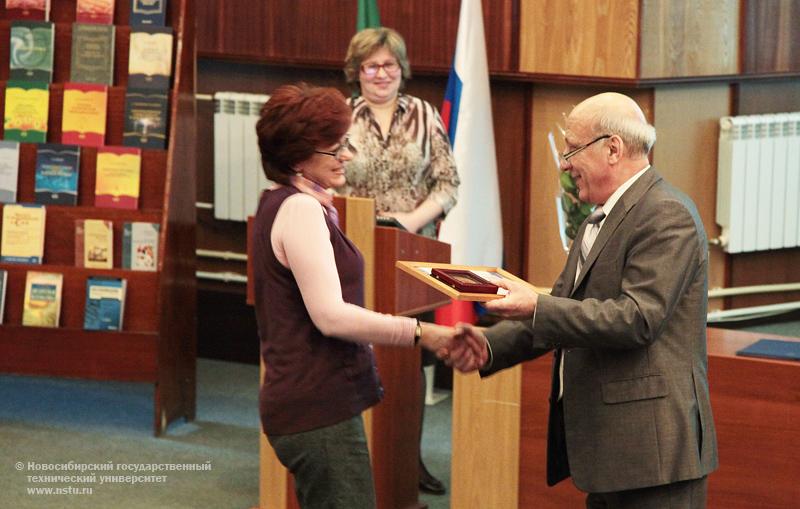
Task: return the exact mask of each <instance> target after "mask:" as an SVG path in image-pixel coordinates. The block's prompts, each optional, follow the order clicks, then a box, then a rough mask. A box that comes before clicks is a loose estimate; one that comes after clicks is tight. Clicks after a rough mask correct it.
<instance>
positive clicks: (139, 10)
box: [130, 0, 167, 26]
mask: <svg viewBox="0 0 800 509" xmlns="http://www.w3.org/2000/svg"><path fill="white" fill-rule="evenodd" d="M166 23H167V0H131V16H130V24H131V26H136V25H149V26H164V25H165V24H166Z"/></svg>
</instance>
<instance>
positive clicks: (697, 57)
mask: <svg viewBox="0 0 800 509" xmlns="http://www.w3.org/2000/svg"><path fill="white" fill-rule="evenodd" d="M640 55H641V63H640V69H641V72H640V77H641V78H675V77H685V76H710V75H719V74H736V73H737V72H738V57H739V0H671V1H664V0H642V27H641V51H640Z"/></svg>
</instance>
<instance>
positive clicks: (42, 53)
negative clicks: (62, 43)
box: [8, 21, 54, 83]
mask: <svg viewBox="0 0 800 509" xmlns="http://www.w3.org/2000/svg"><path fill="white" fill-rule="evenodd" d="M53 34H54V29H53V24H52V23H51V22H49V21H12V22H11V39H10V45H9V50H8V51H9V58H8V65H9V72H8V78H9V79H10V80H22V81H40V82H46V83H51V82H52V81H53Z"/></svg>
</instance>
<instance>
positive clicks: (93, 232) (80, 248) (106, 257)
mask: <svg viewBox="0 0 800 509" xmlns="http://www.w3.org/2000/svg"><path fill="white" fill-rule="evenodd" d="M75 265H76V266H78V267H89V268H93V269H111V268H113V267H114V228H113V223H111V221H104V220H102V219H76V220H75Z"/></svg>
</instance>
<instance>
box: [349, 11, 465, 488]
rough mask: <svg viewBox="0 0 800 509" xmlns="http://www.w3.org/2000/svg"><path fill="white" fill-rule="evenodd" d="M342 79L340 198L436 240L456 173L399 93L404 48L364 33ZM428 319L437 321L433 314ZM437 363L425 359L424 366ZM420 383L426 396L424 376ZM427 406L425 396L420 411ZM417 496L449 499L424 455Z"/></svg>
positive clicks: (430, 120) (432, 124)
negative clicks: (349, 120) (371, 206)
mask: <svg viewBox="0 0 800 509" xmlns="http://www.w3.org/2000/svg"><path fill="white" fill-rule="evenodd" d="M344 73H345V78H346V80H347V84H348V85H349V86H350V87H351V88H352V89H353V92H354V97H353V98H351V99H350V100H349V101H348V102H349V103H350V105H351V107H352V108H353V113H352V117H353V124H352V126H350V150H351V152H352V154H353V155H352V158H351V159H350V160H348V161H347V162H346V164H345V171H346V175H347V183H346V184H345V185H344V186H342V187H340V188H338V189H337V191H338V192H339V193H340V194H343V195H346V196H361V197H365V198H372V199H374V200H375V206H376V208H377V210H376V213H377V214H378V216H388V217H393V218H395V219H397V221H399V222H400V224H401V225H402V226H403V227H405V229H406V230H408V231H410V232H412V233H419V234H421V235H425V236H427V237H431V238H436V236H437V228H438V225H439V223H440V222H441V220H442V219H444V216H445V215H446V214H447V213H448V212H449V211H450V209H452V208H453V206H454V205H455V204H456V199H457V195H458V185H459V179H458V172H457V171H456V163H455V160H454V159H453V153H452V151H451V149H450V142H449V140H448V138H447V131H445V128H444V124H443V123H442V119H441V117H440V116H439V112H438V111H437V110H436V108H434V107H433V106H432V105H431V104H430V103H429V102H427V101H424V100H422V99H420V98H418V97H414V96H412V95H408V94H404V93H402V92H401V90H402V89H403V86H404V84H405V80H407V79H409V78H410V77H411V68H410V66H409V63H408V57H407V55H406V44H405V41H403V38H402V37H401V36H400V34H399V33H397V32H396V31H395V30H392V29H391V28H386V27H381V28H367V29H364V30H361V31H360V32H358V33H357V34H356V35H354V36H353V38H352V39H351V40H350V46H349V48H348V49H347V56H346V58H345V66H344ZM424 319H425V320H428V321H432V315H431V316H425V317H424ZM435 362H436V358H435V357H434V356H433V355H429V354H425V353H424V352H423V356H422V365H423V367H424V366H429V365H432V364H434V363H435ZM422 378H423V383H422V387H423V389H424V387H425V382H424V379H425V375H424V370H423V372H422ZM424 400H425V393H424V392H423V393H422V394H421V395H420V405H421V406H422V408H423V410H424V408H425V405H424ZM420 414H421V415H422V412H421V413H420ZM420 429H422V426H421V425H420ZM420 438H421V437H420ZM420 489H422V490H423V491H426V492H429V493H434V494H443V493H444V492H445V487H444V485H443V484H442V483H441V481H439V480H438V479H436V478H435V477H434V476H432V475H431V474H430V473H429V472H428V470H427V468H425V465H424V463H423V462H422V454H421V453H420Z"/></svg>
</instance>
